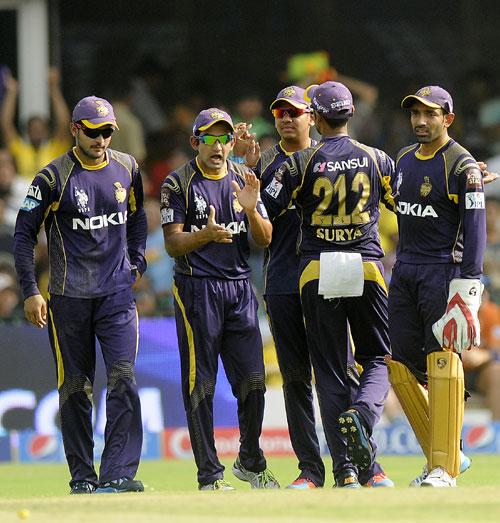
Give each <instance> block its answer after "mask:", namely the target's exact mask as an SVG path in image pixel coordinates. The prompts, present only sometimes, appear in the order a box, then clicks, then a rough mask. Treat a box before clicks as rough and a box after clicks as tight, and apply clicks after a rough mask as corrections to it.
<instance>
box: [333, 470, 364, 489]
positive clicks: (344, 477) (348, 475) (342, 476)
mask: <svg viewBox="0 0 500 523" xmlns="http://www.w3.org/2000/svg"><path fill="white" fill-rule="evenodd" d="M334 487H335V488H361V485H360V483H359V481H358V475H357V474H356V472H354V470H352V469H345V470H343V471H342V472H340V473H339V474H338V475H337V476H336V477H335V485H334Z"/></svg>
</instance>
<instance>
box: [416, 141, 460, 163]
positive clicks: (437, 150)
mask: <svg viewBox="0 0 500 523" xmlns="http://www.w3.org/2000/svg"><path fill="white" fill-rule="evenodd" d="M450 140H451V138H448V140H446V142H445V143H444V144H443V145H442V146H441V147H439V148H438V149H436V150H435V151H434V152H433V153H432V154H429V155H427V156H426V155H424V154H421V152H420V147H422V146H420V147H419V148H418V149H417V150H416V151H415V156H416V157H417V158H418V159H419V160H432V158H434V156H436V154H437V153H438V152H439V151H440V150H441V149H442V148H443V147H446V145H448V143H449V141H450Z"/></svg>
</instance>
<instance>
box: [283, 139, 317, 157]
mask: <svg viewBox="0 0 500 523" xmlns="http://www.w3.org/2000/svg"><path fill="white" fill-rule="evenodd" d="M311 144H312V140H311V138H309V147H311ZM278 146H279V148H280V149H281V150H282V151H283V152H284V153H285V154H286V155H287V156H292V154H293V153H295V152H297V151H291V152H288V151H287V150H286V149H285V148H284V147H283V140H280V141H279V143H278Z"/></svg>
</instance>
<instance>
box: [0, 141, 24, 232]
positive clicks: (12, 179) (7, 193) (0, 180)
mask: <svg viewBox="0 0 500 523" xmlns="http://www.w3.org/2000/svg"><path fill="white" fill-rule="evenodd" d="M28 186H29V182H28V181H27V180H26V179H23V178H21V177H20V176H17V174H16V166H15V165H14V158H13V157H12V155H11V154H10V152H9V150H8V149H5V148H0V198H1V199H2V200H3V201H4V209H3V210H4V214H3V221H2V223H4V224H5V225H6V226H9V227H12V234H13V233H14V225H15V224H16V216H17V211H18V210H19V207H21V204H22V203H23V200H24V197H25V196H26V192H27V190H28Z"/></svg>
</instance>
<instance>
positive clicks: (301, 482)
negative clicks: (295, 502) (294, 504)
mask: <svg viewBox="0 0 500 523" xmlns="http://www.w3.org/2000/svg"><path fill="white" fill-rule="evenodd" d="M286 488H290V489H294V490H308V489H311V488H318V485H316V483H314V481H312V480H311V479H309V478H302V477H300V476H299V477H298V478H297V479H296V480H295V481H293V482H292V483H290V485H288V487H286Z"/></svg>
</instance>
